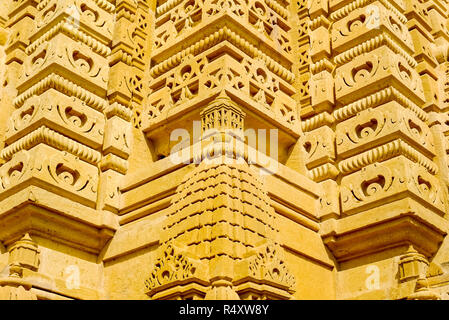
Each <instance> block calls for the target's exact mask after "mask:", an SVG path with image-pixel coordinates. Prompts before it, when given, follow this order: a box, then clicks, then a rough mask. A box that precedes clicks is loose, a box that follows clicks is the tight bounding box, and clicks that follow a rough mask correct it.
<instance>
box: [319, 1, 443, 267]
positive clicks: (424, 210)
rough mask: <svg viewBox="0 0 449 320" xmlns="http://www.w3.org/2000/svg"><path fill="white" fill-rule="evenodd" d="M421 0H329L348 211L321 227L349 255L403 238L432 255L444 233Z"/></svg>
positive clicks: (339, 255) (338, 252)
mask: <svg viewBox="0 0 449 320" xmlns="http://www.w3.org/2000/svg"><path fill="white" fill-rule="evenodd" d="M412 2H413V3H414V1H405V2H404V1H401V0H379V1H340V0H331V1H329V11H330V15H329V21H330V25H331V27H330V33H331V47H332V59H331V60H332V62H333V63H334V64H335V70H334V71H333V72H332V74H333V76H334V81H335V107H334V110H333V112H332V117H333V118H334V119H335V127H334V128H335V138H336V139H335V141H336V146H335V147H336V161H335V163H336V164H335V167H336V168H337V169H338V171H339V172H338V171H337V170H334V172H335V174H336V175H335V178H336V180H335V181H337V183H338V184H339V188H340V191H339V193H340V194H339V197H340V202H341V212H340V217H336V219H330V220H327V221H325V222H324V223H323V224H322V230H321V233H322V235H323V239H324V241H325V243H326V244H327V245H328V247H329V248H330V249H331V251H332V252H333V254H334V255H335V257H336V259H337V260H338V261H339V262H341V263H343V262H345V261H348V260H352V259H356V258H357V257H359V256H361V255H366V256H369V255H370V254H372V253H374V252H379V251H382V250H388V248H393V247H402V248H403V246H404V243H411V244H413V245H414V246H415V248H416V249H417V250H418V251H419V252H420V253H421V254H423V255H425V256H426V257H431V256H433V255H434V254H435V253H436V252H437V250H438V248H439V245H440V243H441V241H442V239H443V237H444V234H445V231H444V227H443V226H445V225H446V221H445V220H444V218H443V216H444V213H445V201H444V199H445V192H444V191H443V190H442V188H441V184H440V180H439V179H438V176H437V175H436V174H437V172H438V166H437V164H436V163H435V162H434V161H433V160H434V158H435V155H436V150H435V142H434V137H433V135H432V132H431V130H430V128H429V126H428V124H427V122H428V120H429V114H428V113H427V112H426V111H427V110H430V109H432V108H434V107H435V106H436V105H437V102H433V101H434V100H432V99H430V98H431V97H430V96H428V95H429V94H430V91H429V90H427V89H426V90H425V89H424V88H425V87H426V86H427V87H432V86H433V84H432V83H433V82H432V81H433V80H435V73H434V72H433V71H432V70H433V69H432V68H433V67H434V66H435V63H434V60H433V58H432V57H428V55H427V53H428V51H426V49H425V48H424V49H422V48H421V47H422V43H423V41H424V40H422V37H425V36H428V35H429V30H428V29H429V26H428V25H427V24H426V22H425V20H423V19H418V18H416V14H417V12H415V11H412V10H411V9H410V10H409V9H408V8H409V7H408V6H411V5H412ZM413 10H415V9H413ZM418 11H419V10H418ZM415 18H416V20H415ZM316 23H317V24H318V21H316ZM321 24H322V22H320V25H321ZM409 29H410V31H409ZM423 32H424V33H423ZM421 40H422V41H421ZM420 43H421V44H420ZM426 44H427V42H426ZM421 49H422V50H421ZM327 66H329V67H327ZM331 67H332V64H329V63H324V62H323V63H322V64H321V65H315V66H314V68H316V69H317V70H322V69H326V68H331ZM426 81H427V82H426ZM423 83H426V84H425V85H424V87H423ZM318 88H319V87H318ZM315 94H317V95H318V96H319V94H318V93H315ZM312 100H313V99H312ZM332 117H324V116H323V117H322V118H323V119H329V120H326V121H330V120H333V119H332ZM327 135H329V134H327ZM430 221H435V223H436V224H434V222H432V223H431V224H432V226H430V225H429V223H430ZM437 222H438V223H437ZM385 234H388V235H389V236H388V237H384V236H382V235H385Z"/></svg>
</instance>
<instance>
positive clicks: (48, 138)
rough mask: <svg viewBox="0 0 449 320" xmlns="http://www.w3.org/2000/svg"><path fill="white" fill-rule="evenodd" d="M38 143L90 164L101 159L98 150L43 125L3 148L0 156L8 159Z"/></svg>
mask: <svg viewBox="0 0 449 320" xmlns="http://www.w3.org/2000/svg"><path fill="white" fill-rule="evenodd" d="M39 143H46V144H48V145H50V146H52V147H54V148H57V149H59V150H63V151H67V152H69V153H71V154H74V155H75V156H77V157H79V158H80V159H82V160H84V161H86V162H89V163H91V164H97V163H98V162H99V161H100V159H101V154H100V152H98V151H95V150H93V149H91V148H89V147H87V146H85V145H83V144H81V143H78V142H76V141H74V140H72V139H70V138H67V137H66V136H63V135H62V134H59V133H57V132H56V131H53V130H51V129H49V128H47V127H45V126H42V127H40V128H39V129H37V130H35V131H33V132H31V133H30V134H28V135H26V136H25V137H23V138H21V139H19V140H17V141H16V142H14V143H13V144H11V145H9V146H7V147H6V148H4V149H3V150H2V152H1V153H0V158H2V159H5V160H10V159H11V158H12V156H13V155H14V154H15V153H17V152H19V151H20V150H29V149H31V148H32V147H34V146H36V145H38V144H39Z"/></svg>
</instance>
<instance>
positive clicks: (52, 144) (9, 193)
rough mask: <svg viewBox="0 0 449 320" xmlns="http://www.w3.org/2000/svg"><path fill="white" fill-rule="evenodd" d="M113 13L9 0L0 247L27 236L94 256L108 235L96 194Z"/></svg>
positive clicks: (75, 0) (84, 5)
mask: <svg viewBox="0 0 449 320" xmlns="http://www.w3.org/2000/svg"><path fill="white" fill-rule="evenodd" d="M114 12H115V6H114V5H113V4H112V3H111V2H108V1H96V0H87V1H84V0H83V1H79V0H64V1H59V0H58V1H56V0H45V1H39V2H36V1H29V0H26V1H11V7H10V10H9V15H8V18H9V20H8V22H7V25H8V28H9V31H10V37H9V41H8V44H7V49H6V68H7V72H6V78H7V79H6V80H7V82H8V84H7V85H8V86H12V87H11V88H8V90H7V91H8V92H9V93H14V97H12V98H13V99H11V100H8V103H10V106H11V107H13V108H14V111H13V112H12V114H11V115H10V117H9V119H8V125H7V129H6V134H5V148H3V150H2V151H1V153H0V157H1V158H2V159H3V160H4V161H5V163H4V164H3V165H2V166H1V167H0V203H1V204H0V208H1V210H0V220H1V221H2V224H5V225H8V228H4V229H2V230H1V231H0V240H1V241H2V242H4V244H5V245H6V246H8V245H10V244H12V243H14V242H15V241H16V240H17V239H18V238H20V237H21V236H22V235H23V234H24V233H27V234H30V235H31V236H33V237H34V235H38V237H40V238H45V239H47V240H50V241H53V242H55V243H58V242H61V243H64V244H65V245H68V246H72V247H74V248H77V249H79V248H81V250H83V251H86V252H88V253H94V254H98V253H99V252H100V251H101V250H102V248H103V246H104V244H105V243H106V241H108V240H109V239H110V238H111V237H112V235H113V232H114V230H115V228H116V222H115V221H114V219H113V217H112V215H111V214H110V213H108V212H106V211H100V210H97V200H98V197H99V192H98V188H99V169H98V167H99V166H102V167H104V162H102V150H103V149H107V150H109V149H108V147H109V146H105V132H107V125H108V123H107V121H106V117H105V113H106V112H107V110H109V108H108V106H109V103H108V100H107V90H108V76H109V65H108V59H109V55H110V53H111V49H110V43H111V41H112V35H113V34H112V33H113V27H114V19H113V16H114ZM9 79H11V80H9ZM13 79H14V80H15V81H14V80H13ZM8 103H7V104H6V106H5V107H8ZM2 106H3V103H2ZM111 153H112V152H111ZM120 164H121V163H120ZM119 167H120V166H119ZM114 168H115V167H114ZM120 169H121V170H123V169H122V168H120ZM49 221H51V222H49ZM11 255H12V256H13V255H14V251H12V252H11ZM34 271H37V270H34ZM50 276H51V277H54V280H55V281H62V280H61V279H58V278H57V277H58V276H59V275H50ZM49 290H53V289H49ZM63 290H65V289H63Z"/></svg>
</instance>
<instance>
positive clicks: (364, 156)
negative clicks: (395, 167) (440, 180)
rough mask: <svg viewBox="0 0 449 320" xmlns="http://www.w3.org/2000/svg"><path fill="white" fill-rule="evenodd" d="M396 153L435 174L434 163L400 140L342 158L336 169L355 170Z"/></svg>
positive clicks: (391, 156)
mask: <svg viewBox="0 0 449 320" xmlns="http://www.w3.org/2000/svg"><path fill="white" fill-rule="evenodd" d="M398 155H403V156H405V157H407V158H408V159H410V160H412V161H414V162H417V163H418V164H420V165H421V166H423V167H424V168H426V169H427V171H429V172H430V173H431V174H436V173H437V171H438V168H437V166H436V164H435V163H433V162H432V161H431V160H429V159H427V158H426V157H425V156H423V155H422V154H421V153H420V152H418V151H417V150H415V149H414V148H412V147H411V146H410V145H408V144H407V143H406V142H404V141H402V140H395V141H392V142H390V143H387V144H384V145H382V146H379V147H377V148H374V149H372V150H368V151H366V152H363V153H361V154H358V155H356V156H354V157H352V158H350V159H346V160H343V161H341V162H340V163H339V164H338V169H339V170H340V171H341V172H342V173H344V174H348V173H351V172H354V171H357V170H359V169H361V168H363V167H365V166H367V165H369V164H372V163H375V162H379V161H384V160H387V159H391V158H393V157H396V156H398Z"/></svg>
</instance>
